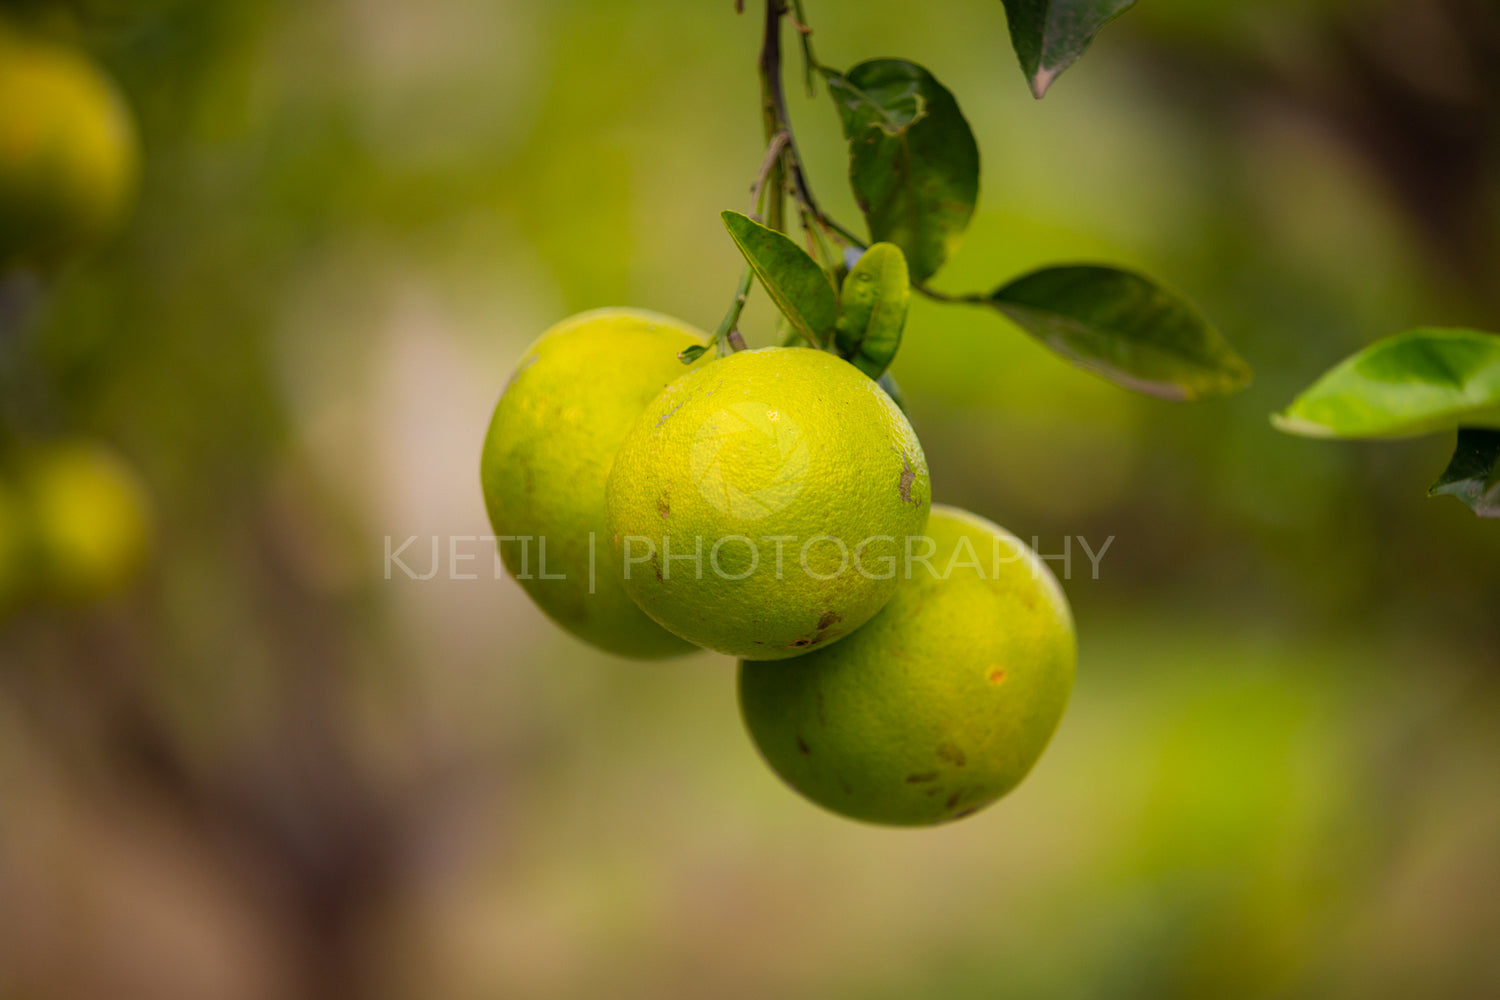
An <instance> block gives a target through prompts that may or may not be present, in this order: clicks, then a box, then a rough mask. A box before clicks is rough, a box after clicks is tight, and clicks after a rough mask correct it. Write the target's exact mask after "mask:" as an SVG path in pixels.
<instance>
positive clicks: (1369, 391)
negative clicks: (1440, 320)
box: [1271, 329, 1500, 438]
mask: <svg viewBox="0 0 1500 1000" xmlns="http://www.w3.org/2000/svg"><path fill="white" fill-rule="evenodd" d="M1271 422H1272V423H1274V424H1275V425H1276V426H1277V427H1279V428H1280V429H1281V430H1284V431H1286V432H1287V433H1289V434H1301V435H1303V436H1305V437H1343V438H1395V437H1415V436H1417V435H1420V434H1435V433H1438V432H1441V431H1451V430H1455V429H1457V428H1458V427H1459V426H1465V427H1484V428H1489V429H1492V430H1494V429H1500V337H1497V336H1495V335H1494V334H1490V333H1480V332H1479V331H1477V330H1434V329H1424V330H1410V331H1408V332H1406V333H1402V334H1398V335H1396V336H1394V337H1387V338H1386V339H1385V340H1381V341H1377V342H1376V343H1374V344H1372V345H1370V346H1369V347H1367V348H1365V349H1364V350H1363V351H1361V352H1359V353H1358V354H1356V355H1354V356H1353V357H1351V358H1347V359H1346V360H1344V361H1342V362H1340V363H1339V364H1338V365H1336V366H1335V367H1334V368H1333V369H1332V370H1330V371H1329V372H1328V373H1327V374H1325V375H1324V376H1323V377H1322V378H1320V379H1318V381H1317V382H1315V383H1314V384H1313V386H1312V388H1310V389H1308V390H1307V391H1306V392H1304V393H1303V394H1302V395H1300V396H1298V397H1297V399H1296V400H1295V401H1294V402H1293V403H1292V405H1291V406H1289V407H1287V409H1286V412H1285V413H1280V414H1277V415H1275V416H1273V417H1272V418H1271Z"/></svg>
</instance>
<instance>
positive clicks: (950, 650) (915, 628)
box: [739, 506, 1077, 826]
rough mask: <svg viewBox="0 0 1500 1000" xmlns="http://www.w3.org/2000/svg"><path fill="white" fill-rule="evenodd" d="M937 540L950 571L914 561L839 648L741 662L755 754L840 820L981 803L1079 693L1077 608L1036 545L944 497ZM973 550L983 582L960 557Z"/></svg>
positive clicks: (939, 561) (900, 820) (931, 817)
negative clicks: (1075, 690)
mask: <svg viewBox="0 0 1500 1000" xmlns="http://www.w3.org/2000/svg"><path fill="white" fill-rule="evenodd" d="M928 535H929V536H931V537H932V538H933V539H934V541H935V542H936V544H937V549H936V553H935V555H934V556H933V557H932V560H931V562H932V565H933V566H934V567H935V568H936V569H937V571H938V574H939V575H940V576H941V575H942V574H943V572H944V570H945V569H946V568H947V567H948V565H949V563H950V561H954V562H955V564H956V565H957V567H958V568H956V569H954V571H953V572H952V573H951V575H950V576H949V579H947V580H942V579H934V578H933V577H932V574H929V573H928V572H927V571H926V570H925V568H924V567H922V566H921V565H917V566H916V568H915V570H914V573H913V576H912V579H910V580H909V581H904V582H903V584H902V587H901V589H900V590H899V591H898V592H897V593H896V596H895V597H893V598H892V599H891V601H890V603H889V604H887V605H886V607H885V609H884V610H882V611H881V613H880V614H879V615H877V616H876V617H875V618H874V619H873V620H872V621H870V622H869V623H868V624H867V625H865V626H864V627H863V628H861V629H860V630H858V631H857V632H855V633H854V634H853V635H851V636H850V637H849V638H847V639H845V640H844V641H842V642H840V643H839V644H837V645H835V646H831V647H829V648H827V649H823V650H819V651H816V652H813V653H810V654H808V655H807V656H805V657H802V658H801V659H799V660H795V661H791V662H788V663H759V662H742V663H741V664H740V682H739V684H740V706H741V712H742V714H743V717H744V720H745V723H746V726H747V728H748V729H749V731H750V734H751V736H752V738H753V739H754V741H755V743H756V746H757V747H758V748H759V750H760V752H761V755H762V756H763V757H764V758H765V759H766V761H767V763H769V764H770V765H771V768H772V769H773V770H774V771H775V772H776V773H777V774H778V775H780V777H781V778H782V779H783V780H785V781H786V782H787V783H788V784H789V785H791V786H792V788H794V789H795V790H797V791H798V792H800V793H801V794H803V795H804V796H806V797H807V798H809V799H811V800H812V801H813V802H815V803H817V804H819V805H821V806H823V807H825V808H827V809H829V810H832V811H833V812H836V813H839V814H841V815H843V816H847V817H851V818H854V819H858V820H864V821H867V822H872V823H882V824H892V825H903V826H919V825H931V824H936V823H943V822H948V821H951V820H954V819H959V818H962V817H964V816H967V815H969V814H971V813H973V812H975V811H977V810H979V809H982V808H984V807H985V806H987V805H989V804H991V803H993V802H994V801H996V800H997V799H999V798H1000V797H1001V796H1003V795H1005V794H1006V793H1008V792H1009V791H1011V790H1012V789H1013V788H1015V787H1016V785H1018V784H1019V783H1020V782H1021V780H1022V779H1023V778H1024V777H1025V776H1026V774H1027V773H1028V772H1029V771H1030V770H1031V768H1032V766H1033V765H1034V764H1035V763H1036V761H1037V760H1038V758H1039V757H1040V756H1041V754H1042V751H1043V750H1044V749H1045V748H1046V746H1047V744H1048V742H1049V741H1050V739H1051V737H1052V734H1053V732H1054V730H1055V729H1056V728H1057V725H1058V722H1059V721H1060V719H1061V718H1062V714H1063V710H1064V709H1065V707H1066V706H1067V702H1068V697H1069V694H1070V693H1071V691H1072V686H1073V674H1074V668H1075V664H1076V659H1077V650H1076V644H1075V640H1074V632H1073V622H1072V616H1071V613H1070V611H1069V609H1068V604H1067V600H1066V598H1065V597H1064V596H1063V593H1062V590H1061V588H1060V587H1059V586H1058V583H1057V580H1056V578H1055V577H1053V575H1052V573H1051V572H1050V570H1048V569H1047V567H1046V566H1045V564H1043V563H1042V561H1041V560H1040V559H1039V558H1038V557H1037V556H1036V554H1035V553H1034V552H1032V551H1031V550H1030V549H1029V548H1027V547H1026V546H1025V545H1024V544H1023V543H1022V542H1020V541H1019V540H1018V539H1016V538H1015V537H1014V536H1012V535H1010V534H1009V533H1007V532H1005V531H1004V530H1003V529H1001V528H999V527H997V526H995V525H993V524H991V523H990V522H988V521H985V520H984V519H982V518H979V517H977V516H975V515H973V514H969V513H967V512H964V511H959V510H956V509H954V508H948V507H943V506H938V507H935V508H934V510H933V515H932V519H931V521H930V522H929V524H928ZM964 540H966V541H967V547H965V542H964ZM997 541H998V544H999V552H1000V561H999V563H998V565H997V564H996V562H995V560H994V558H993V553H994V551H995V548H994V546H995V544H996V542H997ZM970 549H972V550H973V553H974V554H975V555H976V556H977V561H978V562H979V563H981V564H982V566H983V573H984V576H985V577H988V578H981V575H980V572H979V571H978V570H975V569H972V568H967V567H965V566H963V565H962V564H963V563H966V562H970V561H973V560H971V559H970ZM955 553H957V556H958V558H957V560H956V561H955V559H954V557H955Z"/></svg>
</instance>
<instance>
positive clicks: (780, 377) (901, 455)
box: [609, 347, 932, 660]
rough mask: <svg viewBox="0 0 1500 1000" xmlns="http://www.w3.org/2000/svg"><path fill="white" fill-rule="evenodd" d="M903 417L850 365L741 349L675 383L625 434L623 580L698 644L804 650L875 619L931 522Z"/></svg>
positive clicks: (919, 460)
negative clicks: (908, 549)
mask: <svg viewBox="0 0 1500 1000" xmlns="http://www.w3.org/2000/svg"><path fill="white" fill-rule="evenodd" d="M931 498H932V492H931V485H930V483H929V482H928V478H927V460H926V459H925V458H924V457H923V455H922V446H921V445H920V444H919V443H918V442H917V436H916V434H914V433H913V432H912V429H911V425H910V424H908V423H907V422H906V417H905V416H904V415H902V413H901V411H900V410H899V409H898V408H897V407H896V405H895V404H894V403H892V402H891V399H890V397H889V396H887V395H886V394H885V393H884V392H883V391H882V390H881V389H880V388H879V386H877V385H876V384H875V383H874V382H872V381H870V379H868V378H866V377H865V376H864V375H863V374H861V373H860V371H859V370H858V369H856V368H855V367H854V366H852V365H850V364H849V363H848V362H846V361H843V360H840V359H839V358H837V357H834V356H833V355H831V354H827V353H824V352H822V351H814V350H809V349H804V348H780V347H775V348H768V349H765V350H759V351H741V352H739V353H737V354H733V355H730V356H729V357H727V358H725V359H723V360H722V361H716V362H714V363H713V364H711V365H709V366H707V367H706V368H702V369H700V370H698V371H695V372H692V373H691V374H688V375H686V376H683V377H682V378H680V379H678V380H677V381H676V382H673V383H672V384H671V385H670V386H669V387H668V388H667V390H666V391H665V392H663V393H662V394H661V395H660V396H659V397H657V398H656V399H655V400H654V401H653V402H652V403H651V405H650V406H649V407H648V408H647V409H646V412H645V413H644V414H642V415H641V419H640V420H639V421H638V422H637V423H636V425H635V427H634V429H632V430H631V432H630V436H629V437H627V438H626V439H625V443H624V444H623V445H621V446H620V454H619V456H618V457H617V458H616V459H615V467H614V471H613V472H612V473H611V474H610V477H609V528H610V532H611V536H612V539H611V540H612V542H613V543H614V545H615V548H616V551H617V552H618V553H619V555H620V561H621V565H622V567H623V568H624V570H625V572H626V578H625V589H626V590H627V591H629V593H630V596H631V597H633V598H635V601H636V603H637V604H639V605H640V606H641V608H642V609H643V610H644V611H645V612H646V613H647V614H648V615H650V616H651V617H652V618H654V619H655V620H656V621H658V622H660V623H661V624H662V625H664V626H665V627H666V628H668V629H670V630H671V631H672V632H674V633H676V634H677V635H680V636H682V637H683V638H685V639H688V640H690V641H692V642H695V643H697V644H698V645H700V646H704V647H707V648H709V649H715V650H718V651H719V652H722V653H728V654H730V655H733V656H741V657H745V658H747V659H754V660H775V659H784V658H787V657H793V656H798V655H800V654H803V653H806V652H807V651H808V650H810V649H813V648H817V647H820V646H825V645H828V644H829V643H832V642H835V641H837V640H838V639H840V638H842V637H843V636H845V635H848V634H849V633H850V632H852V631H854V630H855V629H856V628H858V627H859V626H860V625H862V624H864V623H865V622H866V621H868V620H869V619H870V618H871V616H873V615H874V614H875V613H876V612H877V611H879V610H880V609H881V607H882V606H883V605H884V604H885V602H886V601H887V600H889V599H890V596H891V594H893V593H894V592H895V589H896V585H897V582H898V581H897V578H896V572H895V570H894V568H893V567H894V565H895V562H896V560H898V559H899V557H900V554H901V552H902V551H903V548H904V546H905V543H906V538H907V537H908V536H914V535H919V534H920V533H921V531H922V528H923V526H924V525H925V524H926V523H927V515H928V511H929V508H930V506H931Z"/></svg>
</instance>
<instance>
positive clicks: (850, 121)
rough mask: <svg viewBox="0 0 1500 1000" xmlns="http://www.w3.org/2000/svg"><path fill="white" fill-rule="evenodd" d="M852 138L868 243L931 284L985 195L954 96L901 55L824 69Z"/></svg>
mask: <svg viewBox="0 0 1500 1000" xmlns="http://www.w3.org/2000/svg"><path fill="white" fill-rule="evenodd" d="M824 73H825V74H826V75H827V77H828V92H829V93H830V94H831V95H832V96H833V100H834V103H835V104H836V105H837V106H838V109H839V117H840V118H841V119H842V121H843V126H844V137H845V138H846V139H848V140H849V182H850V184H851V185H852V186H853V188H854V198H855V200H856V201H857V202H858V203H859V207H860V210H861V211H862V212H864V215H865V221H866V222H867V223H869V227H870V240H871V241H872V242H879V241H884V242H887V243H894V244H896V245H897V246H899V247H900V248H901V249H902V250H903V251H904V252H905V254H906V261H907V265H908V266H909V267H910V268H911V278H912V280H913V281H916V282H923V281H926V280H927V279H928V278H930V277H932V275H933V274H934V273H935V272H936V271H937V269H938V268H940V267H942V266H943V262H944V261H946V260H947V259H948V258H949V256H951V255H952V253H953V251H954V250H956V249H957V247H958V242H959V239H960V238H961V237H962V236H963V231H964V229H965V228H967V226H968V225H969V219H970V218H972V217H973V215H974V205H975V203H976V202H977V201H978V200H979V147H978V146H977V145H975V143H974V133H973V132H971V131H970V130H969V123H968V122H966V121H965V120H964V116H963V113H962V112H961V111H959V110H958V102H956V101H955V100H954V99H953V95H952V94H950V93H949V92H948V90H947V89H946V88H945V87H944V86H943V85H942V84H940V83H938V82H937V81H936V80H935V79H933V77H932V74H931V73H928V72H927V71H926V70H925V69H923V68H922V67H920V66H918V65H917V64H916V63H910V62H906V61H905V60H902V59H875V60H871V61H870V62H865V63H860V64H859V65H858V66H856V67H854V68H853V69H852V70H850V71H849V73H848V75H841V74H839V73H836V72H834V71H832V70H826V69H825V70H824Z"/></svg>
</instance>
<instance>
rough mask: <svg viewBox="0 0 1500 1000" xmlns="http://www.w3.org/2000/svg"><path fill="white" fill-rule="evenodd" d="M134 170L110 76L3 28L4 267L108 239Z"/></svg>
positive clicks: (0, 230) (127, 126)
mask: <svg viewBox="0 0 1500 1000" xmlns="http://www.w3.org/2000/svg"><path fill="white" fill-rule="evenodd" d="M138 168H139V149H138V146H137V140H136V133H135V128H134V125H133V123H132V120H131V117H130V113H129V111H128V109H127V108H126V106H125V103H124V101H123V100H122V99H121V97H120V94H119V92H118V91H117V90H116V89H115V87H114V84H113V83H111V81H110V80H109V78H108V77H106V76H105V75H104V74H103V72H102V71H101V70H100V69H99V68H98V67H96V66H95V65H94V64H93V63H92V62H91V61H90V60H89V59H88V58H87V57H86V56H84V55H83V54H82V53H79V52H75V51H73V50H71V49H68V48H65V47H63V46H60V45H56V44H54V43H51V42H45V41H40V40H32V39H29V38H25V37H23V36H21V35H17V34H14V33H12V32H11V31H10V30H9V29H7V28H6V27H5V26H4V25H3V24H0V266H3V265H6V264H10V263H13V262H17V261H23V262H31V263H52V262H55V261H56V260H58V259H60V258H62V257H65V256H66V255H68V254H69V253H72V252H75V251H78V250H83V249H86V248H88V247H90V246H92V245H94V244H96V243H97V242H99V241H100V240H102V239H103V238H104V237H106V236H108V235H109V234H110V233H111V232H113V231H114V229H115V228H116V227H117V226H118V225H119V224H120V222H121V221H122V219H123V217H124V215H125V213H126V211H127V210H128V209H129V207H130V202H131V200H132V197H133V196H134V193H135V186H136V175H137V171H138Z"/></svg>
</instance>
